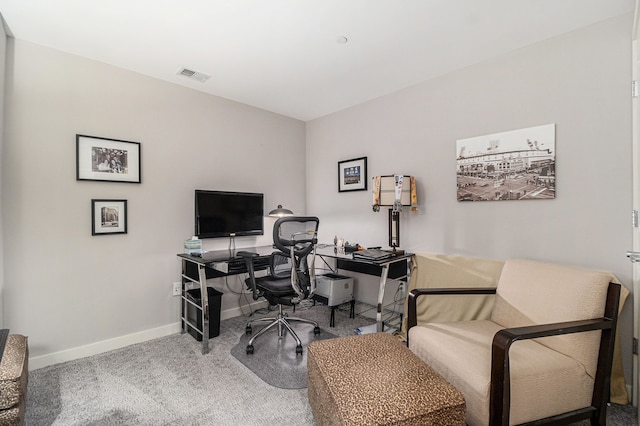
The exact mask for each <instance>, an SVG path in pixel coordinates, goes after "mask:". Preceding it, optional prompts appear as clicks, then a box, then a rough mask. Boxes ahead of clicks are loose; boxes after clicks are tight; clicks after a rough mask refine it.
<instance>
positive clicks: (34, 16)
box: [0, 0, 635, 121]
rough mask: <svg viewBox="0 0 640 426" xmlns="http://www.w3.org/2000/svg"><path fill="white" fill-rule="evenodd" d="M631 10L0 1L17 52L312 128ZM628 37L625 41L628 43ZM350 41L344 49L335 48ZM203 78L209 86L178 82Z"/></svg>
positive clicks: (373, 2) (560, 0)
mask: <svg viewBox="0 0 640 426" xmlns="http://www.w3.org/2000/svg"><path fill="white" fill-rule="evenodd" d="M634 5H635V0H108V1H104V0H101V1H98V0H56V1H52V0H0V13H2V15H3V16H4V18H5V21H6V22H7V24H8V26H9V29H10V31H11V32H12V34H13V35H14V36H15V37H16V38H18V39H22V40H26V41H30V42H33V43H37V44H40V45H43V46H47V47H52V48H54V49H58V50H62V51H65V52H69V53H73V54H76V55H80V56H84V57H87V58H92V59H95V60H98V61H101V62H105V63H108V64H113V65H115V66H118V67H121V68H125V69H128V70H132V71H136V72H139V73H142V74H146V75H149V76H152V77H156V78H159V79H162V80H166V81H169V82H173V83H175V84H179V85H182V86H186V87H190V88H192V89H195V90H199V91H203V92H206V93H210V94H213V95H217V96H221V97H224V98H228V99H232V100H235V101H238V102H242V103H245V104H249V105H253V106H256V107H259V108H263V109H266V110H269V111H273V112H276V113H279V114H284V115H287V116H290V117H294V118H298V119H300V120H304V121H307V120H311V119H314V118H317V117H320V116H323V115H326V114H330V113H332V112H335V111H338V110H341V109H344V108H347V107H349V106H352V105H356V104H359V103H361V102H364V101H367V100H369V99H373V98H376V97H379V96H382V95H385V94H388V93H391V92H394V91H397V90H399V89H402V88H405V87H408V86H411V85H414V84H417V83H420V82H422V81H425V80H428V79H431V78H434V77H437V76H440V75H443V74H445V73H448V72H451V71H452V70H455V69H459V68H462V67H465V66H468V65H471V64H474V63H478V62H480V61H483V60H485V59H487V58H491V57H494V56H496V55H500V54H502V53H505V52H509V51H512V50H515V49H519V48H521V47H524V46H527V45H530V44H533V43H535V42H538V41H540V40H544V39H547V38H550V37H553V36H556V35H559V34H562V33H565V32H568V31H572V30H575V29H577V28H580V27H584V26H587V25H590V24H592V23H595V22H598V21H601V20H604V19H608V18H611V17H614V16H618V15H621V14H625V13H628V12H632V11H633V9H634ZM629 36H630V37H631V34H630V35H629ZM339 37H346V38H347V39H348V42H347V43H339V42H338V38H339ZM181 67H186V68H189V69H192V70H195V71H199V72H202V73H205V74H209V75H211V76H212V77H211V78H210V79H209V80H207V81H206V82H205V83H200V82H197V81H193V80H191V79H188V78H186V77H184V76H179V75H177V74H176V73H177V72H178V71H179V70H180V68H181Z"/></svg>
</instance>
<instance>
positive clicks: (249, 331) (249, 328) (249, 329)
mask: <svg viewBox="0 0 640 426" xmlns="http://www.w3.org/2000/svg"><path fill="white" fill-rule="evenodd" d="M244 332H245V334H251V326H250V325H248V326H246V327H245V329H244Z"/></svg>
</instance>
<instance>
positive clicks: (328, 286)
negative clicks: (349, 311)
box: [315, 274, 353, 306]
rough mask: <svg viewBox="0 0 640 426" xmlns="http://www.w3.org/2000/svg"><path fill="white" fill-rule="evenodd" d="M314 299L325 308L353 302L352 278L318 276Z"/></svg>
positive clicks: (328, 275) (333, 275) (331, 275)
mask: <svg viewBox="0 0 640 426" xmlns="http://www.w3.org/2000/svg"><path fill="white" fill-rule="evenodd" d="M315 298H316V300H319V301H320V302H322V303H326V304H327V306H336V305H341V304H343V303H346V302H350V301H351V300H353V278H352V277H345V276H344V275H338V274H325V275H318V276H317V277H316V293H315Z"/></svg>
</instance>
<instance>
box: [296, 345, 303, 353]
mask: <svg viewBox="0 0 640 426" xmlns="http://www.w3.org/2000/svg"><path fill="white" fill-rule="evenodd" d="M296 355H302V345H298V346H296Z"/></svg>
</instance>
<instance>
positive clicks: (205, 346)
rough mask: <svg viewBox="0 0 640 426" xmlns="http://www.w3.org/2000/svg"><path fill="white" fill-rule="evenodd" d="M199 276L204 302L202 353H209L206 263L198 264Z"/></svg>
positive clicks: (201, 296) (201, 295) (202, 301)
mask: <svg viewBox="0 0 640 426" xmlns="http://www.w3.org/2000/svg"><path fill="white" fill-rule="evenodd" d="M198 278H199V280H200V300H201V303H202V309H201V314H202V355H205V354H207V353H209V292H208V291H207V274H206V272H205V266H204V265H198Z"/></svg>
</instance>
